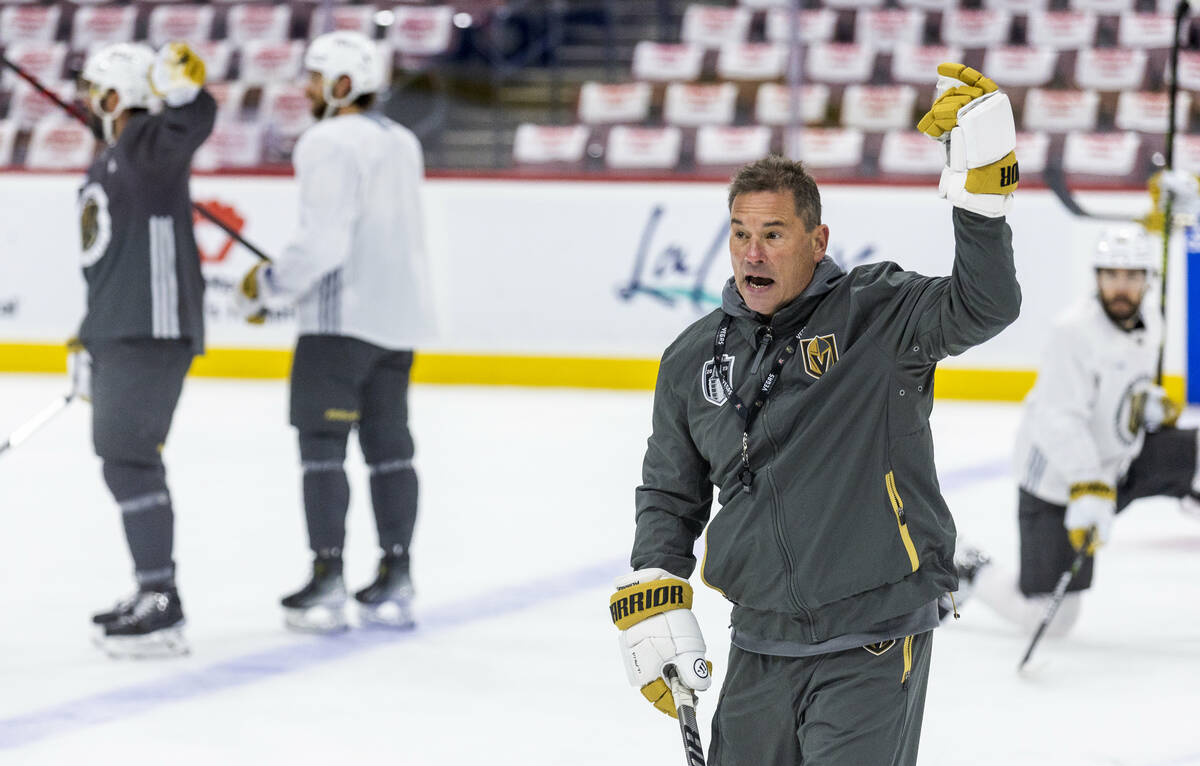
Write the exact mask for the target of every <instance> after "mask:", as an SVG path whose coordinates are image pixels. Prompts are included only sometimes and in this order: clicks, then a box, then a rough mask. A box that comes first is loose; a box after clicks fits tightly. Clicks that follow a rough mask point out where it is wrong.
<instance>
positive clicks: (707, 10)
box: [679, 3, 751, 48]
mask: <svg viewBox="0 0 1200 766" xmlns="http://www.w3.org/2000/svg"><path fill="white" fill-rule="evenodd" d="M750 19H751V12H750V9H749V8H737V7H734V8H726V7H721V6H717V5H699V4H696V3H693V4H692V5H689V6H688V7H687V10H685V11H684V12H683V25H682V28H681V29H680V35H679V37H680V39H681V40H683V42H685V43H695V44H696V45H701V46H704V47H705V48H719V47H721V46H722V45H724V44H725V43H741V42H745V41H746V40H747V39H748V38H749V33H750Z"/></svg>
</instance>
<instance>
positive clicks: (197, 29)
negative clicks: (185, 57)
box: [146, 5, 214, 46]
mask: <svg viewBox="0 0 1200 766" xmlns="http://www.w3.org/2000/svg"><path fill="white" fill-rule="evenodd" d="M213 18H214V11H213V7H212V6H211V5H159V6H156V7H155V8H154V9H153V10H152V11H150V16H149V18H148V20H147V22H146V31H147V34H146V36H147V38H148V39H149V41H150V44H151V45H154V46H159V45H162V44H164V43H167V42H170V41H171V40H186V41H187V42H189V43H196V42H202V41H206V40H209V39H210V38H212V33H213Z"/></svg>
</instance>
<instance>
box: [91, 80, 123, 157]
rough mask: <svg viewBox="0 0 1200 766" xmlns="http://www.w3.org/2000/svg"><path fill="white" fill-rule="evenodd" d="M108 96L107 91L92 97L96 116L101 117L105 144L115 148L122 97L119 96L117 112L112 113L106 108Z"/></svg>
mask: <svg viewBox="0 0 1200 766" xmlns="http://www.w3.org/2000/svg"><path fill="white" fill-rule="evenodd" d="M107 94H108V91H107V90H106V91H104V93H103V94H101V95H99V96H92V109H93V110H94V111H95V112H96V114H98V115H100V125H101V127H102V128H103V130H104V143H106V144H108V145H109V146H114V145H116V143H117V137H116V122H117V117H118V116H119V115H120V114H121V109H120V106H121V105H120V101H119V99H120V97H119V96H118V103H117V107H118V108H117V111H115V112H110V111H108V110H107V109H105V108H104V96H105V95H107Z"/></svg>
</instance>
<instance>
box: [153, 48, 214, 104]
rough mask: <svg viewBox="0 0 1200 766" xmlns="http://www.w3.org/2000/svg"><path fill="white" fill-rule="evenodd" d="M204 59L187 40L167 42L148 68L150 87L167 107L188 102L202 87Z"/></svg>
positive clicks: (192, 99)
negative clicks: (184, 41)
mask: <svg viewBox="0 0 1200 766" xmlns="http://www.w3.org/2000/svg"><path fill="white" fill-rule="evenodd" d="M204 77H205V69H204V59H202V58H200V54H198V53H196V52H195V51H194V50H192V49H191V47H189V46H188V44H187V43H167V44H166V45H164V46H163V47H162V48H160V49H159V50H158V55H157V56H155V59H154V66H152V67H151V68H150V87H151V89H153V91H154V95H156V96H158V97H159V98H161V99H162V100H163V103H165V104H166V105H167V106H183V105H184V104H190V103H192V101H194V100H195V99H196V96H197V95H198V94H199V93H200V89H201V88H202V87H204Z"/></svg>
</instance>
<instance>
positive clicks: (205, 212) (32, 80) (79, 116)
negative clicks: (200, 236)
mask: <svg viewBox="0 0 1200 766" xmlns="http://www.w3.org/2000/svg"><path fill="white" fill-rule="evenodd" d="M0 64H3V65H4V66H6V67H8V68H9V69H11V70H13V72H14V73H16V75H17V77H20V78H21V79H22V80H24V81H25V82H27V83H29V84H30V85H32V86H33V87H34V89H35V90H37V91H38V92H39V93H41V94H42V95H43V96H45V97H46V98H48V99H50V100H51V101H53V102H54V103H55V104H57V105H58V106H59V107H61V108H62V109H63V111H65V112H66V113H67V114H69V115H71V116H72V117H74V118H75V119H76V120H78V121H79V122H80V123H82V124H83V126H84V127H86V128H88V129H89V130H90V129H91V127H92V123H91V120H89V119H88V116H87V115H86V114H84V113H83V112H82V111H81V110H80V109H79V108H78V107H77V106H75V105H73V104H68V103H67V102H66V101H63V100H62V99H61V98H59V97H58V94H57V93H55V92H54V91H52V90H50V89H49V88H47V87H46V86H45V85H42V84H41V83H40V82H38V79H37V78H36V77H34V76H33V75H31V74H29V73H28V72H26V71H25V70H24V69H22V68H21V67H20V65H18V64H17V63H16V62H14V61H11V60H10V59H9V58H8V57H7V56H5V55H3V54H0ZM192 207H193V208H194V209H195V210H196V212H197V213H199V214H200V215H201V216H203V217H204V218H206V219H208V220H209V221H211V222H212V223H214V224H216V225H217V228H219V229H221V231H224V232H225V233H226V234H228V235H229V236H230V237H232V238H233V239H234V241H236V242H237V243H238V244H239V245H241V246H242V247H244V248H246V249H247V250H249V251H250V252H251V253H254V255H256V256H257V257H258V258H259V259H261V260H264V261H269V260H271V258H270V257H269V256H268V255H267V254H266V253H264V252H263V251H262V250H259V249H258V248H257V247H255V246H254V245H252V244H250V243H249V242H247V241H246V239H245V238H244V237H243V236H242V235H241V234H238V233H237V232H236V231H234V230H233V229H232V228H231V227H230V226H229V224H227V223H225V222H224V221H222V220H221V219H220V218H218V217H217V216H216V214H215V213H212V212H210V211H209V209H208V208H206V207H204V205H201V204H200V203H199V202H193V203H192Z"/></svg>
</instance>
